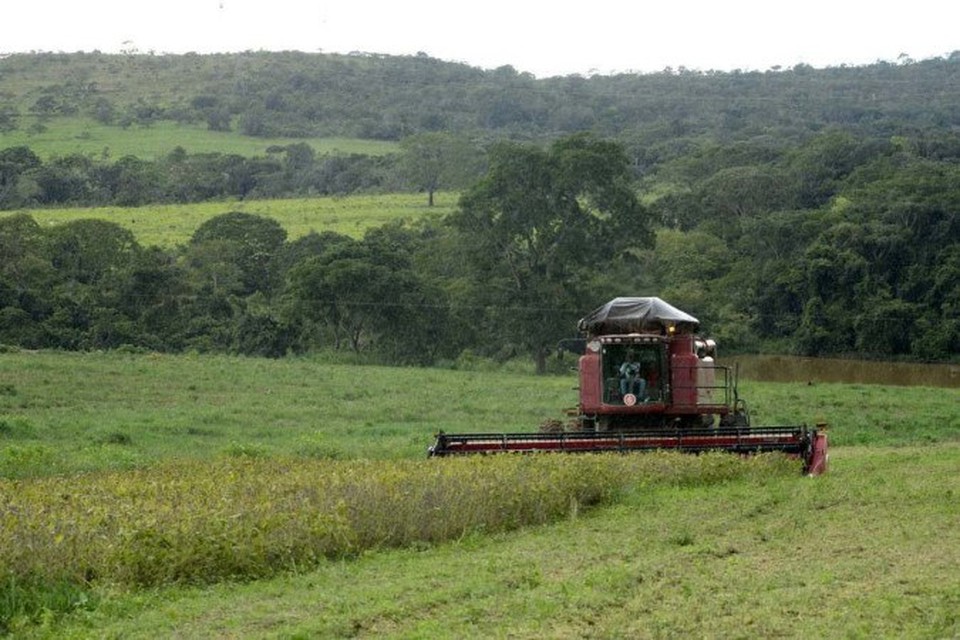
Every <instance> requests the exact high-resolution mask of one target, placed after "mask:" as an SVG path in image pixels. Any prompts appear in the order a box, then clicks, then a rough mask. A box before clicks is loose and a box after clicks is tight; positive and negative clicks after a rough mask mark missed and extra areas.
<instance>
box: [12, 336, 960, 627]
mask: <svg viewBox="0 0 960 640" xmlns="http://www.w3.org/2000/svg"><path fill="white" fill-rule="evenodd" d="M573 383H574V379H573V376H572V374H571V375H569V376H568V375H562V376H551V377H536V376H533V375H531V374H530V373H529V371H527V370H526V365H524V366H515V367H511V368H509V369H506V370H500V371H468V370H440V369H399V368H384V367H372V366H363V367H358V366H355V365H353V364H350V363H344V362H337V361H335V360H329V359H328V360H325V359H323V358H302V359H295V358H291V359H284V360H259V359H245V358H232V357H226V356H202V357H201V356H190V355H184V356H168V355H157V354H123V353H93V354H65V353H26V352H16V351H14V352H9V353H3V354H0V477H2V480H0V500H2V501H3V502H4V505H6V507H7V508H6V509H5V513H7V514H8V515H7V517H6V518H4V519H3V520H0V524H2V528H0V536H3V539H4V542H5V543H7V544H4V545H0V546H2V547H3V548H4V553H3V555H2V558H0V561H2V562H3V563H4V565H6V566H4V567H2V570H3V571H4V572H5V574H6V577H5V582H4V587H3V592H2V594H0V602H3V603H4V605H3V606H4V608H3V611H4V614H5V618H3V623H4V625H6V627H7V629H8V630H9V631H12V632H14V633H16V634H17V635H18V636H23V637H58V638H61V637H77V638H83V637H158V636H159V637H173V636H177V637H250V636H256V637H348V636H352V637H358V636H359V637H451V638H453V637H466V636H498V637H499V636H510V637H583V636H590V637H624V636H629V637H661V636H691V635H692V636H714V637H716V636H721V637H731V636H732V637H758V636H759V637H768V636H787V637H793V636H810V635H813V636H818V637H848V636H855V637H862V636H884V637H892V636H896V637H951V636H955V635H957V634H958V633H960V617H958V614H957V611H960V577H958V576H960V528H958V527H957V526H956V525H957V523H958V522H960V508H958V506H957V504H958V501H957V500H956V496H957V495H958V491H960V475H958V474H957V473H956V469H957V468H960V416H958V415H957V412H956V410H955V407H956V406H957V400H958V399H960V398H958V394H960V391H958V390H956V389H935V388H929V387H910V388H895V389H894V388H888V387H881V386H875V385H841V384H814V385H806V384H804V385H792V384H784V383H759V382H755V381H750V380H743V381H742V382H741V395H743V396H744V397H746V398H748V399H749V400H750V402H751V407H752V409H753V415H754V421H755V422H756V423H765V424H770V423H774V422H780V421H789V422H798V421H802V422H808V423H812V422H814V421H819V420H825V421H827V422H829V423H830V424H831V431H830V437H831V445H832V450H831V469H830V472H829V473H828V474H827V475H825V476H822V477H820V478H803V477H801V476H800V475H799V473H798V472H797V470H798V467H797V466H796V464H794V463H793V461H787V460H783V459H781V458H779V457H777V456H771V457H762V458H751V459H739V458H735V457H733V456H726V455H720V454H716V455H709V456H701V457H699V458H694V457H687V456H679V455H674V454H663V455H661V454H655V455H640V456H612V457H609V458H607V457H603V456H588V457H578V456H573V457H563V456H544V457H542V458H541V457H538V456H534V457H521V458H486V459H484V458H481V459H468V460H428V459H426V458H425V449H426V447H427V445H429V444H430V442H431V441H432V436H433V434H434V433H435V432H436V431H437V430H438V429H446V430H448V431H470V430H472V431H479V430H491V429H497V430H499V429H509V430H535V429H536V426H537V425H538V424H539V423H540V422H541V421H542V420H544V419H549V418H556V417H558V416H559V415H560V414H561V412H562V409H563V407H567V406H570V405H571V404H573V403H574V402H575V398H574V392H573V391H572V390H571V387H572V386H573ZM12 507H16V508H17V509H18V510H19V511H18V513H19V514H20V515H19V517H11V516H10V514H12V513H14V510H13V508H12ZM64 523H68V524H69V525H70V526H64ZM311 532H313V533H314V534H316V533H317V532H321V533H324V535H327V537H326V538H324V539H325V540H326V541H327V542H326V543H325V544H327V545H328V546H322V545H321V544H320V543H317V544H316V545H315V546H313V547H310V544H309V541H310V540H318V539H319V538H311V537H310V536H311V535H313V534H311ZM438 532H439V533H438ZM17 536H19V537H17ZM14 540H15V541H16V544H9V543H10V542H11V541H14ZM300 543H303V544H301V545H300V546H299V547H298V544H300ZM85 545H86V546H85ZM97 545H99V546H97ZM304 545H305V546H307V547H309V548H308V549H306V550H305V551H304V550H303V549H302V548H301V547H303V546H304ZM337 545H340V546H337ZM297 549H300V550H301V551H304V552H303V553H300V552H298V551H297ZM42 554H50V555H49V557H48V558H47V560H48V561H47V562H41V563H40V565H34V566H32V568H31V567H29V566H27V565H29V563H30V562H31V561H36V559H37V558H41V557H43V556H42ZM191 554H194V555H191ZM58 563H59V564H58ZM177 566H180V567H185V568H187V569H185V570H184V571H185V572H183V571H181V572H180V573H176V572H175V571H172V569H171V568H172V567H177ZM18 567H20V569H18ZM23 567H27V568H23ZM40 567H43V569H41V568H40ZM57 567H60V568H61V569H63V571H61V572H60V573H57V572H56V571H55V569H56V568H57ZM18 570H19V571H20V573H17V571H18ZM43 571H50V573H49V574H48V575H47V576H46V578H47V580H46V581H44V579H43V578H44V576H43ZM77 571H79V572H80V573H81V574H83V575H81V576H79V577H78V576H77V575H76V572H77ZM71 572H74V573H71ZM164 572H167V573H164ZM58 580H59V581H58Z"/></svg>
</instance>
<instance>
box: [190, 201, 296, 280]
mask: <svg viewBox="0 0 960 640" xmlns="http://www.w3.org/2000/svg"><path fill="white" fill-rule="evenodd" d="M286 239H287V232H286V230H284V228H283V227H282V226H280V223H279V222H277V221H276V220H274V219H272V218H266V217H263V216H258V215H254V214H251V213H243V212H241V211H231V212H229V213H224V214H221V215H219V216H215V217H213V218H210V219H209V220H207V221H206V222H204V223H203V224H201V225H200V226H199V227H198V228H197V230H196V231H195V232H194V234H193V237H192V238H191V239H190V245H191V252H192V253H194V254H195V255H197V256H198V257H200V256H203V259H202V260H201V261H200V262H198V263H197V265H198V266H200V265H204V266H203V268H204V269H211V270H212V271H211V274H212V275H215V274H216V273H218V272H219V271H221V270H225V271H230V272H233V273H236V274H237V278H238V281H237V282H236V283H235V285H234V286H235V287H236V289H234V290H232V291H231V293H236V294H238V295H249V294H251V293H254V292H255V291H260V292H263V293H264V294H267V295H269V294H270V293H272V291H273V289H274V287H276V286H277V285H279V284H280V274H279V271H278V268H277V266H278V259H279V257H280V255H281V252H282V250H283V244H284V241H285V240H286ZM204 246H206V247H207V249H214V250H212V251H210V250H205V249H204ZM215 256H217V257H215ZM216 265H220V267H217V266H216ZM213 284H214V286H216V283H215V282H214V283H213ZM231 288H233V287H231Z"/></svg>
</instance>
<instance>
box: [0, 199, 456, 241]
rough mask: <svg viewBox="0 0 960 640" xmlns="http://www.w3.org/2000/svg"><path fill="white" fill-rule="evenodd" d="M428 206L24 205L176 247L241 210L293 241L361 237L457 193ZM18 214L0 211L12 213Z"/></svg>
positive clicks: (317, 202)
mask: <svg viewBox="0 0 960 640" xmlns="http://www.w3.org/2000/svg"><path fill="white" fill-rule="evenodd" d="M434 197H435V200H434V206H433V207H429V206H427V196H426V195H424V194H399V193H393V194H382V195H352V196H349V197H344V198H339V197H332V196H327V197H316V198H289V199H284V200H244V201H235V202H200V203H192V204H167V205H165V204H153V205H145V206H142V207H75V208H63V209H23V210H20V211H17V212H16V213H26V214H28V215H30V216H32V217H33V219H34V220H36V221H37V222H38V223H39V224H41V225H43V226H53V225H57V224H63V223H65V222H69V221H71V220H81V219H86V218H94V219H99V220H107V221H109V222H114V223H116V224H118V225H120V226H122V227H124V228H126V229H129V230H130V231H132V232H133V234H134V236H135V237H136V239H137V242H139V243H140V245H141V246H158V247H164V248H172V247H175V246H177V245H180V244H185V243H186V242H188V241H189V240H190V237H191V236H192V235H193V233H194V231H196V230H197V228H198V227H199V226H200V225H201V224H203V223H204V222H205V221H206V220H208V219H210V218H212V217H214V216H217V215H220V214H223V213H228V212H231V211H241V212H243V213H250V214H255V215H260V216H265V217H268V218H273V219H275V220H277V221H278V222H279V223H280V224H281V226H283V228H284V229H286V231H287V237H288V239H290V240H293V239H296V238H299V237H301V236H303V235H306V234H308V233H310V232H311V231H315V232H317V233H322V232H324V231H333V232H335V233H339V234H342V235H346V236H350V237H354V238H359V237H361V236H363V234H364V233H365V232H366V231H367V230H368V229H371V228H374V227H378V226H381V225H384V224H386V223H388V222H393V221H397V220H404V219H405V220H416V219H418V218H421V217H424V216H432V215H444V214H446V213H450V212H451V211H453V210H454V208H455V206H456V203H457V198H458V197H459V196H458V194H456V193H452V192H441V193H438V194H435V196H434ZM13 213H14V212H0V215H12V214H13Z"/></svg>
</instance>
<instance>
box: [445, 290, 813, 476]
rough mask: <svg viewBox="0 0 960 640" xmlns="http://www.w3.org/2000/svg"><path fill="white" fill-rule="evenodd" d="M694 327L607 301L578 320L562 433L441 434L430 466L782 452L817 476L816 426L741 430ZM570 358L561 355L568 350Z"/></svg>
mask: <svg viewBox="0 0 960 640" xmlns="http://www.w3.org/2000/svg"><path fill="white" fill-rule="evenodd" d="M699 324H700V323H699V321H698V320H697V319H696V318H694V317H693V316H691V315H689V314H687V313H684V312H683V311H680V310H679V309H677V308H675V307H673V306H671V305H669V304H667V303H666V302H664V301H663V300H661V299H660V298H615V299H613V300H611V301H610V302H608V303H607V304H605V305H604V306H602V307H600V308H599V309H597V310H596V311H594V312H593V313H591V314H590V315H588V316H586V317H585V318H583V319H581V320H580V322H579V329H580V333H581V336H582V338H580V339H578V340H576V341H572V342H574V343H575V344H576V346H575V348H573V349H571V350H574V351H576V352H578V353H580V354H581V355H580V361H579V366H578V371H579V379H580V385H579V395H580V398H579V403H578V406H577V408H576V409H575V410H573V409H571V411H570V415H571V416H572V417H574V418H575V422H574V424H573V425H572V429H570V430H568V431H563V429H562V425H560V428H559V429H556V430H553V431H551V432H544V431H543V430H542V431H541V432H539V433H499V434H493V433H458V434H451V433H443V432H440V433H439V434H438V435H437V439H436V442H435V443H434V445H433V446H432V447H430V449H429V452H430V455H431V456H448V455H463V454H478V453H479V454H483V453H500V452H537V451H553V452H567V453H586V452H628V451H645V450H654V449H673V450H678V451H684V452H690V453H700V452H703V451H729V452H732V453H737V454H743V455H746V454H753V453H764V452H783V453H786V454H788V455H791V456H795V457H797V458H799V459H801V460H802V461H803V471H804V473H806V474H809V475H819V474H821V473H824V472H825V471H826V470H827V434H826V431H825V425H817V428H812V429H811V428H808V427H807V426H806V425H800V426H768V427H760V426H751V425H750V415H749V413H748V412H747V408H746V404H745V403H744V402H743V400H741V399H740V398H739V396H738V395H737V376H736V374H735V372H734V371H732V370H731V369H730V367H726V366H720V365H717V364H716V363H715V362H714V358H715V357H716V344H715V343H714V341H713V340H706V339H702V338H700V337H698V336H697V335H696V330H697V327H698V326H699ZM568 348H570V347H568Z"/></svg>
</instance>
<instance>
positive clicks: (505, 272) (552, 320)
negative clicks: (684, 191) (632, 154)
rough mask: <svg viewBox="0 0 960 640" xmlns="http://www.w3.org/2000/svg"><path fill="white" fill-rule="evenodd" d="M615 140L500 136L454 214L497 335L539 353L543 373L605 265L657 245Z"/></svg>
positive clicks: (580, 137)
mask: <svg viewBox="0 0 960 640" xmlns="http://www.w3.org/2000/svg"><path fill="white" fill-rule="evenodd" d="M630 178H631V175H630V167H629V161H628V158H627V156H626V154H625V153H624V150H623V148H622V147H621V146H620V145H619V144H617V143H614V142H610V141H605V140H600V139H597V138H594V137H592V136H590V135H586V134H578V135H575V136H570V137H567V138H563V139H560V140H558V141H556V142H555V143H554V144H553V145H552V146H551V147H550V148H549V149H542V148H539V147H536V146H530V145H520V144H514V143H502V144H500V145H498V146H496V147H495V148H494V149H493V150H492V152H491V154H490V168H489V171H488V173H487V175H486V176H485V177H484V178H483V179H482V180H481V181H480V182H478V183H477V184H476V185H475V186H474V187H473V188H471V189H470V190H469V191H467V192H466V193H465V194H464V195H463V197H462V198H461V201H460V208H459V210H458V211H457V212H456V213H455V214H454V215H453V218H452V220H453V223H454V225H455V226H456V227H457V228H458V229H460V231H461V232H462V233H463V236H464V239H465V240H466V242H465V245H464V246H465V249H464V257H465V259H467V260H468V261H469V262H470V264H471V265H472V268H473V270H474V272H475V274H476V281H477V282H479V283H483V290H484V293H483V294H482V295H481V296H480V298H481V299H482V300H481V302H482V305H483V307H484V308H485V309H486V314H487V316H488V321H489V322H490V323H491V324H493V325H496V326H497V327H499V336H498V339H500V340H502V341H503V342H504V343H509V344H513V345H515V347H516V348H518V349H523V350H525V351H528V352H529V353H532V354H533V356H534V358H535V361H536V363H537V369H538V371H544V370H545V367H546V356H547V354H548V353H549V352H550V351H551V349H552V347H553V345H554V344H556V341H557V340H558V339H559V338H561V337H563V336H564V335H567V334H569V332H570V330H571V327H572V326H573V322H574V321H575V319H576V318H577V317H578V315H577V314H578V313H581V312H583V311H584V305H589V304H593V303H594V302H595V300H592V299H591V297H590V296H589V295H586V294H588V293H589V292H588V291H585V290H584V289H585V286H583V285H585V283H587V282H589V281H590V280H591V279H592V277H593V275H594V273H595V272H597V271H598V270H605V269H607V268H608V265H609V264H610V263H611V262H614V261H617V260H619V259H621V258H623V257H624V256H625V255H626V254H627V253H628V250H630V249H631V248H636V247H648V246H651V245H652V244H653V234H652V231H651V221H650V218H649V216H648V215H647V212H646V211H645V209H644V208H643V207H642V206H641V204H640V202H639V200H638V198H637V195H636V193H635V191H634V189H633V185H632V183H631V179H630Z"/></svg>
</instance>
